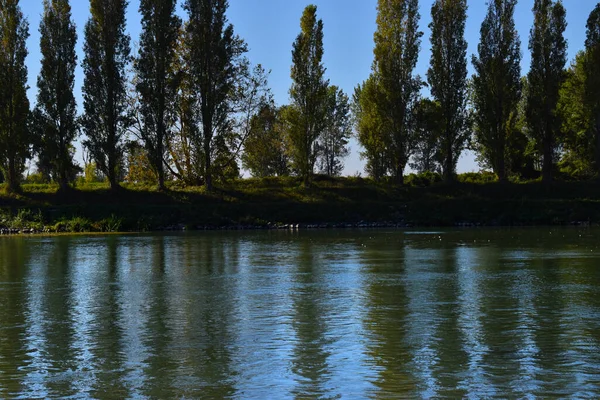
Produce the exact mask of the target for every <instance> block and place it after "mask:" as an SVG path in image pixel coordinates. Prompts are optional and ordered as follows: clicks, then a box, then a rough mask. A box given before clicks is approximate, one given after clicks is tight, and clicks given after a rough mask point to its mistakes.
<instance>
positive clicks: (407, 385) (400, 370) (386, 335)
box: [361, 242, 418, 398]
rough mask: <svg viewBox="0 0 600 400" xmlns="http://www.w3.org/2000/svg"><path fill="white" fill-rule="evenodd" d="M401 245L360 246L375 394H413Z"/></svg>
mask: <svg viewBox="0 0 600 400" xmlns="http://www.w3.org/2000/svg"><path fill="white" fill-rule="evenodd" d="M404 253H405V248H404V244H403V243H400V244H395V245H393V246H391V245H386V244H384V243H382V242H377V243H376V242H373V243H370V245H369V246H367V247H366V248H364V249H363V251H362V253H361V257H362V261H361V264H362V265H363V268H364V269H365V271H366V273H367V277H366V278H365V279H364V281H365V282H366V283H367V284H368V287H367V288H365V293H366V294H367V297H366V300H365V301H366V303H367V304H366V308H367V310H368V312H367V315H366V318H365V322H364V323H365V330H366V331H367V332H369V344H368V346H367V347H368V349H369V350H368V355H369V357H370V358H371V359H372V363H373V364H374V368H375V369H376V371H377V372H378V377H377V379H376V381H375V382H373V383H374V384H375V385H376V386H377V388H378V392H377V393H376V396H377V397H382V398H392V397H394V396H398V395H401V396H417V395H418V377H416V376H415V375H414V371H413V370H412V368H411V367H410V365H411V361H412V349H411V348H410V345H409V344H408V340H407V336H406V335H407V329H408V324H409V323H410V322H409V320H408V317H409V316H408V308H407V304H408V302H409V299H408V297H407V293H406V289H405V283H404V282H403V280H402V279H401V275H402V274H403V273H404V271H405V269H406V265H405V258H404V255H405V254H404Z"/></svg>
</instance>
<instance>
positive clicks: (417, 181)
mask: <svg viewBox="0 0 600 400" xmlns="http://www.w3.org/2000/svg"><path fill="white" fill-rule="evenodd" d="M441 181H442V176H441V175H440V174H438V173H437V172H431V171H425V172H421V173H419V174H409V175H407V176H406V177H405V178H404V184H405V185H406V186H414V187H429V186H431V185H433V184H434V183H437V182H441Z"/></svg>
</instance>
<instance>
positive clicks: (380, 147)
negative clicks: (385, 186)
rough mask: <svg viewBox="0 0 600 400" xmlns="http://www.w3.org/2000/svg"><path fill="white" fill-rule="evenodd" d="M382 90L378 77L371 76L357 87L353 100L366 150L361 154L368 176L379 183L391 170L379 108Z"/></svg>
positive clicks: (361, 141)
mask: <svg viewBox="0 0 600 400" xmlns="http://www.w3.org/2000/svg"><path fill="white" fill-rule="evenodd" d="M380 88H381V87H380V83H379V80H378V76H377V75H376V74H371V76H369V78H368V79H367V80H366V81H365V82H363V83H362V85H358V86H357V87H356V89H355V90H354V96H353V99H352V100H353V103H352V108H353V114H354V119H355V125H356V131H357V133H358V141H359V142H360V144H361V145H362V146H363V147H364V149H365V151H364V152H362V153H361V158H363V159H364V160H365V161H366V165H365V171H366V172H367V174H369V176H370V177H372V178H373V179H375V180H377V181H379V180H380V179H381V178H383V177H384V176H386V175H387V174H388V172H389V170H390V163H389V161H388V159H387V154H386V152H387V148H386V143H385V140H384V128H383V122H382V120H381V115H380V113H379V109H378V107H377V104H378V102H379V101H380V100H379V99H380V98H381V97H382V96H383V94H382V93H381V90H380Z"/></svg>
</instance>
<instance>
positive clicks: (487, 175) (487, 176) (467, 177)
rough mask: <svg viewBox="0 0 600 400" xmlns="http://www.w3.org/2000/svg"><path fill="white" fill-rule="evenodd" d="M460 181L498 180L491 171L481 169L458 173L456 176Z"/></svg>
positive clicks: (485, 181)
mask: <svg viewBox="0 0 600 400" xmlns="http://www.w3.org/2000/svg"><path fill="white" fill-rule="evenodd" d="M456 178H457V181H458V182H460V183H477V184H483V183H493V182H497V181H498V177H497V176H496V174H494V173H493V172H489V171H482V172H466V173H464V174H458V176H457V177H456Z"/></svg>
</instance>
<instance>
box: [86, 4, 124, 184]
mask: <svg viewBox="0 0 600 400" xmlns="http://www.w3.org/2000/svg"><path fill="white" fill-rule="evenodd" d="M126 8H127V1H126V0H91V1H90V13H91V16H90V19H89V20H88V22H87V24H86V26H85V30H84V36H85V43H84V46H83V51H84V54H85V58H84V60H83V71H84V74H85V76H84V82H83V107H84V114H83V117H82V126H83V130H84V132H85V134H86V136H87V139H86V140H85V141H84V143H83V144H84V146H85V147H86V148H87V149H89V151H90V154H91V156H92V158H93V160H94V161H95V162H96V165H97V167H98V169H99V170H100V171H101V172H102V173H103V174H104V175H106V177H107V178H108V181H109V183H110V187H111V189H113V190H114V189H117V188H118V187H119V183H118V177H119V173H120V168H121V167H122V165H123V160H122V156H123V136H124V135H125V133H126V131H127V129H128V128H129V126H130V125H131V111H130V109H129V107H128V104H129V103H128V98H127V90H126V85H127V75H126V68H127V66H128V64H129V61H130V46H129V42H130V38H129V36H128V35H127V34H126V33H125V23H126V21H125V11H126Z"/></svg>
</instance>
